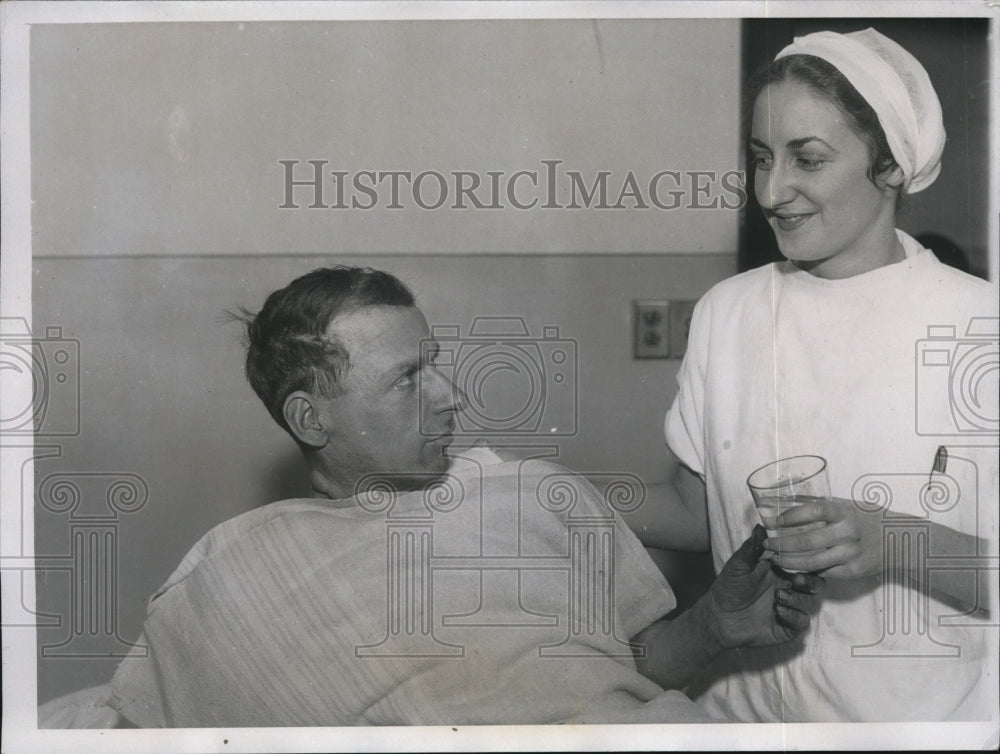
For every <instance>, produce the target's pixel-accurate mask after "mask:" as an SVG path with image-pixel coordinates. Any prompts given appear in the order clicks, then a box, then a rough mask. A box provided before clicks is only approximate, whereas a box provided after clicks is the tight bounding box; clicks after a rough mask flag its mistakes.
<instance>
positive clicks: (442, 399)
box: [426, 367, 468, 411]
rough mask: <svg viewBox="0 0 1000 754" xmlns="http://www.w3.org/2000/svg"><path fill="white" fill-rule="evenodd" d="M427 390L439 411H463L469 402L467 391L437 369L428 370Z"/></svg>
mask: <svg viewBox="0 0 1000 754" xmlns="http://www.w3.org/2000/svg"><path fill="white" fill-rule="evenodd" d="M426 390H427V391H428V397H429V398H430V399H431V401H433V405H434V407H435V408H436V409H437V410H438V411H462V410H463V409H464V408H465V406H466V403H467V401H468V396H467V395H466V394H465V391H464V390H462V389H461V388H460V387H459V386H458V385H456V384H455V383H454V382H452V381H451V380H450V379H449V378H448V377H447V376H445V375H444V374H443V373H442V372H441V371H439V370H438V369H437V368H436V367H431V368H430V369H429V370H428V379H427V383H426Z"/></svg>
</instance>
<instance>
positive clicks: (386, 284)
mask: <svg viewBox="0 0 1000 754" xmlns="http://www.w3.org/2000/svg"><path fill="white" fill-rule="evenodd" d="M415 305H416V303H415V301H414V298H413V293H412V292H411V291H410V289H409V288H407V287H406V285H405V284H404V283H403V282H402V281H401V280H399V278H397V277H395V276H394V275H390V274H389V273H387V272H382V271H380V270H373V269H370V268H368V267H347V266H344V265H337V266H333V267H321V268H319V269H318V270H313V271H312V272H310V273H307V274H305V275H303V276H302V277H300V278H296V279H295V280H293V281H292V282H291V283H289V284H288V285H287V286H285V287H284V288H282V289H280V290H277V291H274V293H272V294H271V295H270V296H268V297H267V300H266V301H265V302H264V306H263V308H262V309H261V310H260V311H259V312H258V313H257V314H256V315H254V314H252V313H251V312H247V311H246V310H244V311H243V316H242V317H241V319H242V321H243V322H244V323H245V324H246V335H247V359H246V376H247V380H248V381H249V382H250V386H251V387H252V388H253V389H254V392H255V393H257V395H258V396H259V397H260V399H261V401H263V402H264V405H265V406H266V407H267V410H268V412H269V413H270V414H271V416H272V417H273V418H274V420H275V421H276V422H278V424H280V425H281V426H282V427H283V428H284V429H285V430H286V431H289V433H290V430H289V427H288V423H287V422H286V421H285V416H284V405H285V399H286V398H287V397H288V396H289V395H290V394H291V393H293V392H295V391H296V390H304V391H306V392H309V393H318V394H320V395H323V396H325V397H328V398H332V397H334V396H336V395H338V394H339V392H340V390H341V387H342V380H343V377H344V375H345V374H346V373H347V369H348V367H349V366H350V354H349V353H348V352H347V349H346V348H345V347H344V345H343V344H342V343H340V342H338V340H337V338H336V337H335V336H333V335H332V334H331V335H328V334H327V329H328V328H329V326H330V323H331V322H332V321H333V320H334V319H335V318H336V317H338V316H340V315H342V314H347V313H350V312H352V311H355V310H357V309H361V308H364V307H367V306H415Z"/></svg>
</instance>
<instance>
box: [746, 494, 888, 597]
mask: <svg viewBox="0 0 1000 754" xmlns="http://www.w3.org/2000/svg"><path fill="white" fill-rule="evenodd" d="M817 522H819V523H821V524H822V525H821V526H818V527H817V526H815V524H816V523H817ZM777 524H778V528H779V530H783V531H780V533H779V535H778V536H776V537H768V539H767V540H766V541H765V542H764V547H766V548H767V549H768V550H771V551H772V552H774V553H775V555H774V559H773V562H774V564H775V565H777V566H779V567H781V568H785V569H791V570H794V571H809V572H817V571H821V572H822V573H823V576H824V577H827V578H834V579H853V578H858V577H861V576H871V575H873V574H876V573H879V572H880V571H881V570H882V514H881V512H876V513H869V512H866V511H863V510H861V509H860V508H858V506H857V505H855V504H854V502H853V501H851V500H844V499H842V498H829V499H813V500H810V501H809V502H806V503H803V504H802V505H798V506H796V507H794V508H791V509H790V510H787V511H785V512H784V513H782V514H781V515H780V516H779V517H778V520H777ZM806 524H813V525H814V526H812V527H809V529H808V531H801V532H796V531H795V529H794V528H790V527H798V526H803V527H805V525H806Z"/></svg>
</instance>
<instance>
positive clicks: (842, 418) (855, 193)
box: [633, 29, 998, 722]
mask: <svg viewBox="0 0 1000 754" xmlns="http://www.w3.org/2000/svg"><path fill="white" fill-rule="evenodd" d="M751 95H752V99H751V100H750V101H751V102H753V119H752V131H751V134H750V150H751V152H752V155H753V164H754V167H755V175H754V191H755V193H756V196H757V199H758V201H759V203H760V205H761V207H762V208H763V210H764V213H765V215H766V216H767V218H768V220H769V222H770V225H771V227H772V229H773V230H774V233H775V236H776V237H777V241H778V246H779V248H780V250H781V252H782V254H783V255H784V256H785V257H786V258H787V261H785V262H781V263H777V264H774V265H768V266H765V267H762V268H759V269H755V270H751V271H749V272H746V273H744V274H741V275H738V276H736V277H734V278H731V279H729V280H726V281H724V282H722V283H720V284H719V285H717V286H716V287H715V288H713V289H712V290H711V291H710V292H709V293H708V294H707V295H706V296H705V297H704V298H703V299H702V300H701V301H700V302H699V304H698V306H697V308H696V310H695V314H694V318H693V320H692V325H691V332H690V340H689V343H690V345H689V347H688V352H687V355H686V357H685V360H684V362H683V364H682V366H681V370H680V373H679V375H678V381H679V390H678V393H677V397H676V399H675V401H674V404H673V406H672V407H671V409H670V411H669V413H668V414H667V419H666V436H667V442H668V444H669V446H670V448H671V450H672V451H673V453H674V454H675V455H676V456H677V458H678V459H679V460H680V462H681V464H682V465H681V466H680V467H679V473H678V478H677V479H675V481H674V484H673V485H672V486H669V487H666V488H665V489H663V490H661V491H662V493H663V495H664V497H662V498H661V499H659V502H660V503H662V504H663V505H667V506H669V507H668V508H667V509H666V511H667V512H664V513H662V514H661V515H660V517H659V518H658V519H657V520H650V519H648V518H647V520H645V521H634V522H633V524H634V525H635V528H636V530H637V533H639V535H640V538H642V539H643V540H644V542H646V544H652V545H659V546H666V547H673V548H675V549H698V548H705V547H706V546H708V545H709V544H710V546H711V549H712V552H713V559H714V563H715V566H716V569H718V568H719V567H721V564H722V563H724V562H725V561H726V559H727V558H728V557H729V556H730V555H731V554H732V553H733V551H734V550H735V548H736V547H738V546H739V543H740V542H742V541H743V540H744V539H745V538H746V536H747V535H748V533H749V532H750V530H751V529H752V527H753V525H754V524H755V523H757V521H758V518H757V513H756V511H755V508H754V505H753V503H752V501H751V496H750V493H749V490H748V489H747V484H746V480H747V476H748V475H749V474H750V473H751V472H752V471H753V470H754V469H756V468H758V467H760V466H762V465H764V464H766V463H768V462H770V461H773V460H776V459H778V458H783V457H788V456H793V455H800V454H819V455H822V456H824V457H825V458H826V459H827V461H828V471H829V476H830V483H831V490H832V496H833V497H832V499H829V500H817V501H814V502H812V503H809V504H807V505H804V506H802V507H800V508H798V509H796V510H795V511H793V512H789V513H786V514H784V516H783V518H782V521H781V524H782V525H783V526H785V527H788V526H792V525H796V524H803V523H807V522H811V521H821V522H823V526H821V527H820V528H815V527H812V528H811V530H810V531H808V532H807V533H799V534H795V533H789V532H787V531H786V532H783V535H782V536H780V537H775V538H772V539H769V540H768V543H767V546H768V548H769V549H771V550H773V551H775V555H774V561H775V563H776V564H777V565H780V566H783V567H786V568H789V569H800V570H808V571H819V572H821V573H822V574H823V576H824V577H825V578H826V580H827V597H826V600H825V602H824V605H823V608H822V610H821V612H820V614H819V615H818V616H816V618H815V620H814V622H813V628H812V629H811V630H810V632H809V634H808V635H807V636H806V637H805V640H804V641H803V642H801V643H799V644H798V645H795V646H791V647H788V646H787V645H786V647H785V648H782V649H777V650H756V649H744V650H742V651H740V652H732V653H730V654H728V655H726V656H725V657H724V659H723V661H722V662H720V663H718V664H717V665H716V667H715V668H713V671H712V673H711V674H710V675H709V676H707V677H706V678H704V679H702V682H701V684H700V685H699V687H698V688H697V689H693V690H692V693H697V694H699V696H697V697H696V698H697V699H698V701H700V702H701V703H702V704H703V705H704V706H706V707H707V708H708V709H709V711H710V712H713V713H716V714H721V715H725V716H728V717H730V718H735V719H738V720H743V721H766V722H775V721H876V720H878V721H902V720H924V721H933V720H989V719H996V717H997V685H998V684H997V677H996V670H997V653H996V647H995V638H994V634H995V629H993V628H990V627H988V623H989V615H988V613H989V600H988V596H990V595H991V594H992V592H993V591H994V589H995V581H991V580H990V579H992V578H993V577H992V576H991V575H990V574H991V573H992V572H991V571H989V570H988V568H987V569H982V570H981V571H979V572H977V571H976V570H975V564H979V565H980V566H981V565H983V564H984V563H985V562H986V561H984V560H982V559H980V560H976V556H981V555H988V554H990V553H992V554H994V555H995V552H994V550H995V533H996V530H997V509H998V503H997V451H996V434H995V432H996V427H995V424H996V417H997V406H996V403H997V394H996V387H995V377H996V365H995V363H994V365H993V370H992V373H991V378H992V380H993V386H992V387H991V386H990V384H989V381H987V382H986V383H985V384H983V383H982V381H980V383H979V384H978V385H977V386H976V390H977V391H978V392H976V393H975V395H974V396H972V397H971V400H973V401H974V402H975V410H976V411H977V412H978V413H975V414H974V417H973V420H972V425H969V424H968V422H966V424H961V425H960V422H959V420H958V419H956V404H955V401H956V400H960V399H962V398H963V396H958V397H956V396H955V395H954V394H953V393H951V392H949V389H948V387H947V385H946V384H945V385H944V386H943V387H942V384H943V383H940V382H936V383H934V384H933V385H931V384H930V383H929V382H928V380H927V379H926V378H927V377H928V376H929V373H928V372H927V370H929V369H931V367H932V366H933V365H932V364H931V365H928V364H924V363H921V362H919V361H918V360H917V359H916V354H918V353H919V349H920V344H921V342H922V341H925V340H926V339H927V338H928V328H929V327H930V328H940V327H949V326H952V327H954V328H955V330H954V331H955V332H956V333H957V334H958V337H961V336H962V335H963V334H964V333H966V332H967V330H968V328H969V327H970V326H971V327H973V328H976V327H984V326H985V327H986V329H987V330H989V329H990V328H992V329H994V330H995V329H996V322H997V319H996V318H997V291H996V289H995V288H994V287H993V286H992V285H990V284H989V283H986V282H985V281H982V280H979V279H977V278H973V277H971V276H969V275H966V274H964V273H961V272H958V271H957V270H954V269H952V268H949V267H946V266H944V265H942V264H941V263H939V262H938V261H937V259H936V258H935V257H934V255H933V254H932V253H931V252H930V251H928V250H926V249H923V248H921V247H920V245H919V244H918V243H917V242H916V241H914V240H913V239H912V238H911V237H910V236H908V235H907V234H906V233H904V232H902V231H900V230H898V229H896V228H895V213H896V208H897V204H898V201H899V197H900V195H901V194H907V193H914V192H917V191H921V190H923V189H925V188H927V187H928V186H929V185H930V184H931V183H933V182H934V179H935V178H936V177H937V175H938V172H939V170H940V159H941V153H942V150H943V147H944V143H945V133H944V127H943V125H942V118H941V108H940V104H939V102H938V99H937V96H936V94H935V92H934V90H933V88H932V86H931V83H930V80H929V78H928V76H927V73H926V72H925V71H924V69H923V67H922V66H921V65H920V63H919V62H918V61H917V60H916V59H915V58H913V56H912V55H910V54H909V53H908V52H907V51H905V50H904V49H903V48H902V47H900V46H899V45H897V44H896V43H894V42H893V41H892V40H890V39H888V38H886V37H885V36H883V35H881V34H879V33H878V32H876V31H874V30H872V29H867V30H865V31H862V32H856V33H852V34H845V35H841V34H835V33H831V32H821V33H817V34H811V35H809V36H806V37H802V38H797V39H796V40H795V41H794V42H793V44H791V45H790V46H788V47H787V48H785V49H784V50H782V52H781V53H779V54H778V56H777V58H776V59H775V60H774V61H773V62H772V63H771V64H769V66H767V67H766V68H765V69H764V70H763V71H762V72H761V73H760V74H759V75H758V76H757V77H756V78H755V80H754V81H753V82H752V85H751ZM933 332H944V331H943V330H940V329H938V330H933ZM992 342H993V343H994V344H995V342H996V340H995V336H994V339H993V341H992ZM953 345H954V344H953V343H945V345H944V347H943V349H944V350H945V351H946V350H947V349H948V348H949V347H950V346H953ZM993 348H994V351H995V345H994V346H993ZM994 361H995V360H994ZM922 370H923V371H922ZM987 371H988V370H987ZM987 377H990V374H987ZM944 382H945V383H946V382H947V380H945V381H944ZM965 398H966V399H970V398H969V396H965ZM959 408H961V407H959ZM976 416H978V417H980V418H981V420H982V421H981V422H980V423H979V424H976V419H975V417H976ZM959 425H960V426H959ZM991 432H992V435H991ZM983 440H986V441H987V442H986V443H985V444H987V445H992V446H993V447H989V448H982V447H966V446H975V445H977V444H978V445H982V444H984V443H983ZM946 443H954V445H953V446H951V445H947V446H946ZM942 447H945V450H944V451H939V448H942ZM949 451H950V454H949ZM942 453H944V457H946V458H948V459H949V460H948V461H947V463H946V464H945V466H946V467H945V468H942V467H941V463H940V459H941V458H942ZM935 464H936V465H935ZM932 465H935V469H936V471H934V472H933V474H937V477H934V476H933V474H932ZM928 481H932V482H934V483H935V484H936V486H935V487H934V488H933V489H934V490H944V489H945V488H947V490H946V491H945V492H943V493H939V494H938V493H934V492H932V494H931V498H934V494H938V497H936V498H934V499H929V498H928V496H927V494H926V488H927V486H928ZM879 485H881V486H879ZM678 493H679V494H678ZM876 493H878V494H876ZM942 495H943V496H942ZM651 497H652V495H651ZM655 499H656V498H654V500H655ZM853 501H857V502H853ZM660 510H661V511H663V510H664V509H663V508H660ZM907 525H909V526H911V528H910V529H909V530H905V529H901V528H900V527H905V526H907ZM893 537H895V539H893ZM907 537H909V538H908V539H907ZM903 539H906V541H907V542H909V543H912V544H913V548H909V549H907V548H908V546H907V548H903V549H902V550H899V549H893V548H894V547H895V544H898V543H899V542H901V541H902V540H903ZM987 540H989V541H987ZM928 542H929V547H930V554H931V555H935V556H943V555H947V556H952V557H958V556H966V557H969V558H971V560H970V561H968V562H970V563H972V562H973V561H974V562H975V563H974V564H973V566H972V567H971V569H970V570H965V571H945V570H938V571H932V570H929V569H928V564H929V563H930V562H931V561H929V560H928V559H927V557H926V556H927V554H928V552H927V547H928ZM886 543H888V544H886ZM914 548H915V549H914ZM887 553H888V554H887ZM914 553H915V554H914ZM992 596H993V597H994V601H993V611H994V614H995V612H996V601H995V595H992ZM956 615H961V617H954V616H956ZM948 616H953V617H948Z"/></svg>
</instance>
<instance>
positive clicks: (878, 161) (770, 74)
mask: <svg viewBox="0 0 1000 754" xmlns="http://www.w3.org/2000/svg"><path fill="white" fill-rule="evenodd" d="M788 79H794V80H795V81H798V82H800V83H802V84H805V85H806V86H808V87H809V88H810V89H812V90H813V91H814V92H815V93H816V94H817V95H818V96H820V97H822V98H824V99H826V100H827V101H828V102H830V103H831V104H832V105H834V106H835V107H836V108H837V109H838V110H840V111H841V112H842V113H843V114H844V116H845V117H846V118H847V122H848V124H849V125H850V127H851V130H852V131H854V133H855V134H857V136H858V138H859V139H861V140H862V141H863V142H864V143H865V145H866V146H867V147H868V155H869V157H870V163H871V164H870V165H869V167H868V178H869V180H871V182H872V183H875V184H876V185H879V184H878V182H877V180H876V179H877V178H878V177H879V176H881V175H883V174H884V173H885V172H886V171H888V170H892V169H893V168H894V167H897V163H896V158H895V157H893V156H892V150H891V149H890V148H889V142H888V140H886V138H885V131H884V130H883V129H882V126H881V124H880V123H879V122H878V116H877V115H876V114H875V111H874V110H873V109H872V107H871V105H869V104H868V102H867V101H866V100H865V98H864V97H862V96H861V95H860V94H859V93H858V90H857V89H855V88H854V86H853V85H852V84H851V82H850V81H848V80H847V77H845V76H844V74H842V73H841V72H840V71H838V70H837V68H836V67H835V66H833V65H832V64H830V63H828V62H826V61H825V60H823V58H817V57H815V56H813V55H786V56H785V57H783V58H778V59H777V60H773V61H771V62H770V63H767V64H766V65H764V66H762V67H761V68H760V69H758V70H757V72H756V73H754V75H753V76H751V77H750V80H749V82H747V96H746V99H745V100H744V101H745V102H746V108H747V110H746V113H745V120H746V130H747V133H748V134H749V133H750V125H751V124H752V122H753V109H754V106H755V104H756V103H757V98H758V97H759V96H760V94H761V92H763V91H764V89H765V88H766V87H767V86H769V85H771V84H777V83H780V82H782V81H787V80H788Z"/></svg>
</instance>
